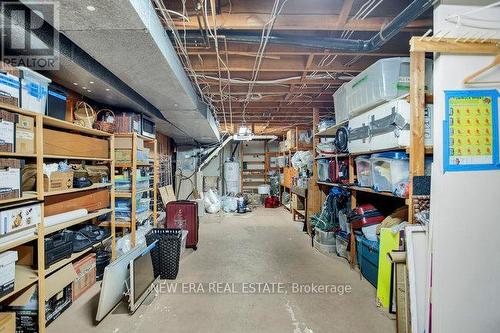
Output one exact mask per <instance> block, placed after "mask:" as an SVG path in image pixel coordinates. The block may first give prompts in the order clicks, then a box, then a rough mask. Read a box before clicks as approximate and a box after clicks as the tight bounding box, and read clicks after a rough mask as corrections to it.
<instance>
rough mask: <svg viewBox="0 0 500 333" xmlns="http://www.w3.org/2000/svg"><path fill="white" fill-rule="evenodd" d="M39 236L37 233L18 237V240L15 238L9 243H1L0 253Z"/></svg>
mask: <svg viewBox="0 0 500 333" xmlns="http://www.w3.org/2000/svg"><path fill="white" fill-rule="evenodd" d="M37 238H38V235H37V234H36V233H35V234H33V235H30V236H27V237H22V238H17V239H16V240H14V241H12V242H8V243H7V244H2V245H0V253H1V252H4V251H8V250H10V249H13V248H15V247H17V246H20V245H23V244H26V243H29V242H31V241H34V240H35V239H37Z"/></svg>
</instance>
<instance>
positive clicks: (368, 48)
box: [188, 0, 436, 52]
mask: <svg viewBox="0 0 500 333" xmlns="http://www.w3.org/2000/svg"><path fill="white" fill-rule="evenodd" d="M434 2H436V0H415V1H413V2H412V3H410V4H409V5H408V7H406V8H405V9H404V10H403V11H402V12H401V13H400V14H399V15H398V16H396V17H395V18H394V19H393V20H392V21H391V22H389V23H388V24H387V25H386V26H385V27H384V28H383V29H382V30H381V31H380V32H378V33H377V34H376V35H375V36H373V37H372V38H371V39H368V40H351V39H342V38H319V37H311V36H307V37H300V36H290V35H280V34H276V33H273V34H272V35H271V36H269V42H271V43H276V44H287V45H295V46H301V47H310V48H320V49H329V50H331V51H344V52H372V51H376V50H378V49H379V48H380V47H381V46H382V45H384V44H385V43H386V42H387V41H388V40H390V39H391V38H392V37H394V36H395V35H396V34H397V33H398V32H400V31H401V30H402V29H403V28H404V27H406V26H407V25H408V24H409V23H410V22H412V21H414V20H415V19H417V18H418V17H419V16H420V15H422V14H423V13H425V12H426V11H427V10H428V9H429V8H431V7H432V5H433V4H434ZM218 31H219V35H224V36H225V37H226V39H227V40H228V41H232V42H240V43H260V40H261V38H262V36H261V34H260V33H249V32H235V31H231V30H218ZM188 36H189V38H191V39H193V38H194V39H198V40H201V38H202V36H201V35H200V33H199V32H189V33H188Z"/></svg>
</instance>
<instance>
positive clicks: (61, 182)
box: [43, 171, 73, 192]
mask: <svg viewBox="0 0 500 333" xmlns="http://www.w3.org/2000/svg"><path fill="white" fill-rule="evenodd" d="M70 188H73V172H59V171H56V172H52V173H51V174H50V176H47V175H43V190H44V191H45V192H52V191H61V190H68V189H70Z"/></svg>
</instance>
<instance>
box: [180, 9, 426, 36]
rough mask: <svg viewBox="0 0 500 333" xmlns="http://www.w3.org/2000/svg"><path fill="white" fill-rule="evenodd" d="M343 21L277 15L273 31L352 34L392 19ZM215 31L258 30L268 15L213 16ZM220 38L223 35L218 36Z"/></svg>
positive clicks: (417, 24)
mask: <svg viewBox="0 0 500 333" xmlns="http://www.w3.org/2000/svg"><path fill="white" fill-rule="evenodd" d="M343 19H344V18H342V17H340V15H329V14H328V15H320V14H313V15H311V14H303V15H301V14H296V15H287V14H282V15H280V16H279V17H278V18H277V19H276V21H275V23H274V26H273V31H279V30H296V31H297V30H300V31H307V30H323V31H325V30H327V31H332V30H337V31H342V30H344V29H347V30H354V31H380V29H381V28H382V27H383V26H384V25H385V24H387V23H388V22H390V21H391V20H392V19H393V18H392V17H367V18H365V19H364V20H350V21H348V22H346V23H345V24H342V20H343ZM216 20H217V29H221V30H222V29H228V30H261V29H262V27H263V26H264V24H265V23H266V22H268V21H269V14H235V13H232V14H228V13H222V14H220V15H216ZM175 25H176V26H177V28H179V29H184V27H185V28H186V29H187V30H199V29H200V27H199V25H198V20H197V19H196V17H194V16H191V17H189V21H188V22H184V21H181V20H176V21H175ZM209 25H210V28H212V29H213V24H212V22H209ZM431 25H432V20H431V19H421V20H415V21H413V22H411V23H410V24H408V25H407V26H406V27H405V28H404V29H403V31H415V30H424V29H427V28H428V27H429V26H431ZM220 35H222V33H220Z"/></svg>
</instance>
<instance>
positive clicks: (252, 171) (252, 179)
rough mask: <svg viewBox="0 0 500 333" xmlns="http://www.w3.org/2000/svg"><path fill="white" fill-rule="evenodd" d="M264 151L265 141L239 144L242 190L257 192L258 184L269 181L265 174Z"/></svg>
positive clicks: (265, 149) (265, 147) (265, 150)
mask: <svg viewBox="0 0 500 333" xmlns="http://www.w3.org/2000/svg"><path fill="white" fill-rule="evenodd" d="M246 145H247V147H245V146H246ZM249 150H251V151H249ZM266 153H267V142H266V141H249V142H248V143H242V144H241V145H240V165H241V168H240V170H241V172H240V173H241V191H242V192H257V189H258V187H259V185H263V184H267V183H269V180H268V177H267V174H266Z"/></svg>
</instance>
